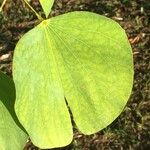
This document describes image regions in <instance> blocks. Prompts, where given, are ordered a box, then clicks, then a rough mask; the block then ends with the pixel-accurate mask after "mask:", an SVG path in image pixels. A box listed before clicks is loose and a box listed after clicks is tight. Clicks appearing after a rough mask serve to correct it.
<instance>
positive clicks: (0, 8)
mask: <svg viewBox="0 0 150 150" xmlns="http://www.w3.org/2000/svg"><path fill="white" fill-rule="evenodd" d="M6 1H7V0H4V1H3V3H2V5H1V7H0V12H1V11H2V10H3V7H4V6H5V3H6Z"/></svg>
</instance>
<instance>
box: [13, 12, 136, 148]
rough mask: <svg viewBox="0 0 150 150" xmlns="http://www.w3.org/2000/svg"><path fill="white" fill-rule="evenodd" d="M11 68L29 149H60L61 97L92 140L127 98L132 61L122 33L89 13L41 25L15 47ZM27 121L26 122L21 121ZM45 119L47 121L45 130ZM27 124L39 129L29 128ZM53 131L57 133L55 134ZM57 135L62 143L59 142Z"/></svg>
mask: <svg viewBox="0 0 150 150" xmlns="http://www.w3.org/2000/svg"><path fill="white" fill-rule="evenodd" d="M35 37H36V38H35ZM33 38H34V39H35V41H31V39H33ZM41 41H42V44H41ZM120 43H121V44H120ZM23 45H24V46H23ZM28 62H30V63H29V64H28ZM13 64H14V65H13V67H14V68H13V76H14V80H15V84H16V90H17V93H19V95H18V96H17V102H16V112H17V115H18V117H19V119H20V120H21V122H22V124H23V125H24V127H25V128H26V130H27V131H28V133H29V135H30V137H31V139H32V141H33V143H34V144H35V145H37V146H39V147H41V148H53V147H61V146H64V145H67V144H68V143H69V142H70V141H71V138H72V133H71V132H72V131H71V122H70V118H69V113H68V110H67V107H66V104H65V100H64V97H66V99H67V102H68V105H69V107H70V109H71V111H72V114H73V117H74V120H75V122H76V124H77V126H78V128H79V130H80V131H81V132H83V133H85V134H92V133H95V132H97V131H99V130H101V129H103V128H104V127H106V126H107V125H109V124H110V123H111V122H112V121H113V120H114V119H115V118H116V117H118V115H119V114H120V112H121V111H122V110H123V107H124V106H125V104H126V102H127V99H128V97H129V95H130V93H131V88H132V82H133V60H132V53H131V47H130V45H129V43H128V40H127V37H126V35H125V32H124V30H123V29H122V28H121V27H120V26H119V25H118V24H117V23H115V22H114V21H112V20H110V19H108V18H106V17H102V16H100V15H96V14H93V13H88V12H73V13H68V14H65V15H61V16H58V17H55V18H51V19H49V20H45V21H43V22H42V23H41V24H40V25H38V26H37V27H36V28H35V29H33V30H32V31H30V32H29V33H27V34H26V35H25V36H24V37H23V38H22V39H21V40H20V41H19V43H18V44H17V47H16V50H15V55H14V62H13ZM22 68H26V69H22ZM37 83H38V84H39V85H38V84H37ZM35 87H36V88H35ZM40 87H42V88H40ZM44 87H46V90H44V91H45V92H44V93H42V92H41V89H42V90H43V89H44ZM106 93H107V94H106ZM39 97H42V98H41V99H40V98H39ZM34 99H36V100H37V101H38V104H37V103H36V102H35V101H34ZM54 103H55V105H53V107H52V106H51V104H54ZM42 104H43V105H44V106H42ZM33 106H34V107H35V108H36V109H34V110H33V108H32V107H33ZM49 106H50V107H49ZM23 108H25V110H24V112H23V113H22V110H23ZM43 108H46V112H42V113H41V114H40V113H39V112H38V110H41V111H42V110H43ZM50 108H51V109H50ZM49 109H50V110H49ZM55 110H56V111H55ZM62 111H63V112H62ZM29 112H32V113H31V114H32V115H31V114H30V113H29ZM54 112H55V113H54ZM60 112H61V113H60ZM50 114H52V115H50ZM25 116H30V117H29V118H27V120H25V119H24V117H25ZM45 116H46V117H48V118H49V119H50V121H46V123H45V124H44V125H43V122H45V121H43V118H44V119H45ZM54 116H55V117H54ZM33 118H34V120H33ZM36 118H37V120H36ZM48 118H47V120H48ZM60 118H63V119H62V120H61V121H60ZM31 121H32V122H34V123H35V122H36V121H38V122H39V124H40V125H39V126H38V127H30V122H31ZM54 122H58V123H54ZM60 122H63V124H64V127H62V128H61V127H60V124H61V123H60ZM51 123H52V124H53V125H52V124H51ZM56 127H58V128H59V129H60V128H61V129H60V130H59V131H58V132H57V133H55V132H54V130H56ZM49 128H51V129H49ZM44 129H47V131H48V133H49V134H51V133H52V134H51V136H49V134H48V135H47V136H49V137H48V139H49V140H46V139H45V137H46V133H45V134H43V131H44ZM37 131H38V133H39V134H38V136H40V137H41V136H42V137H43V138H42V139H44V141H42V142H41V139H39V138H38V136H37V134H36V133H37ZM44 132H45V131H44ZM56 135H58V136H59V139H60V141H61V140H62V139H65V140H64V141H63V140H62V141H61V142H57V138H58V137H56ZM62 135H64V136H62ZM68 141H69V142H68Z"/></svg>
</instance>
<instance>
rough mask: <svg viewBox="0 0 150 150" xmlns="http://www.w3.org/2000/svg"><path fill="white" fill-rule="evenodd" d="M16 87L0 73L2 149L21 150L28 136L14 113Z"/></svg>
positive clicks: (0, 147)
mask: <svg viewBox="0 0 150 150" xmlns="http://www.w3.org/2000/svg"><path fill="white" fill-rule="evenodd" d="M14 100H15V87H14V83H13V81H12V80H11V79H10V78H9V77H7V76H6V75H4V74H3V73H1V72H0V149H1V150H11V149H14V150H21V149H23V147H24V146H25V143H26V141H27V135H26V133H24V131H23V130H22V129H21V128H22V127H21V125H20V123H19V122H18V119H17V117H16V114H15V112H14Z"/></svg>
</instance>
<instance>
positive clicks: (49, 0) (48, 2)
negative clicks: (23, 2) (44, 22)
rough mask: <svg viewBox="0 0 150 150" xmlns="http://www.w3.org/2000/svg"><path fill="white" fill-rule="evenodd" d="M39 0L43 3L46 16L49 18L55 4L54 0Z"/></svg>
mask: <svg viewBox="0 0 150 150" xmlns="http://www.w3.org/2000/svg"><path fill="white" fill-rule="evenodd" d="M39 1H40V3H41V5H42V8H43V10H44V13H45V15H46V18H47V17H48V15H49V13H50V11H51V8H52V6H53V3H54V0H39Z"/></svg>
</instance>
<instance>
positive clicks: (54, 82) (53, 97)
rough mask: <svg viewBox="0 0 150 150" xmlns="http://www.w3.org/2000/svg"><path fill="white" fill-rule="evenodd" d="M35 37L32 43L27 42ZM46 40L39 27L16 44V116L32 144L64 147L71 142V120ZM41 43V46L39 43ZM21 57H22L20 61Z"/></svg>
mask: <svg viewBox="0 0 150 150" xmlns="http://www.w3.org/2000/svg"><path fill="white" fill-rule="evenodd" d="M34 37H36V39H35V40H34V41H33V43H32V42H31V40H30V39H32V38H34ZM49 39H51V38H47V33H46V31H45V29H44V28H43V27H42V26H38V28H35V29H34V30H32V31H31V32H29V33H28V34H27V35H26V36H25V37H24V38H22V40H21V41H20V43H18V44H17V47H16V50H15V57H14V68H13V74H14V81H15V85H16V91H17V93H18V95H17V99H16V104H15V110H16V113H17V115H18V117H19V119H20V121H21V122H22V124H23V126H24V127H25V129H26V130H27V132H28V133H29V135H30V138H31V140H32V142H33V143H34V144H35V145H36V146H38V147H40V148H44V149H45V148H53V147H61V146H65V145H67V144H69V143H70V142H71V141H72V126H71V120H70V116H69V112H68V110H67V106H66V103H65V99H64V94H63V89H62V87H61V85H60V79H59V76H58V74H57V69H56V68H57V63H56V61H55V56H54V54H53V50H55V49H54V48H53V47H52V41H50V40H49ZM41 40H42V41H43V42H44V43H43V45H44V46H43V45H42V44H40V43H39V41H41ZM47 43H48V44H47ZM20 49H21V51H20ZM48 50H49V51H48ZM35 52H36V53H35ZM25 53H26V54H25ZM24 54H25V55H24ZM21 55H24V57H22V58H23V60H22V61H21V59H20V58H21V57H20V56H21ZM31 58H32V59H31ZM28 59H30V63H28V61H26V60H28ZM49 60H51V61H49ZM19 62H20V63H19ZM22 66H26V69H22ZM48 68H50V69H48ZM19 70H20V71H19ZM18 71H19V72H18ZM35 87H36V88H35ZM25 116H27V117H25ZM36 122H38V125H36ZM31 123H33V124H34V125H33V126H31V125H30V124H31ZM58 139H59V140H58Z"/></svg>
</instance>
